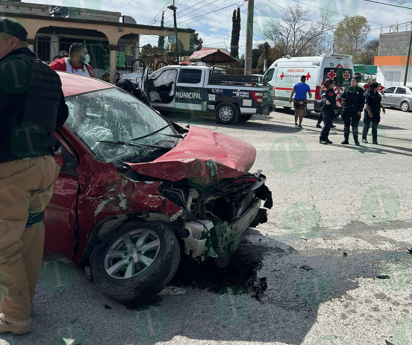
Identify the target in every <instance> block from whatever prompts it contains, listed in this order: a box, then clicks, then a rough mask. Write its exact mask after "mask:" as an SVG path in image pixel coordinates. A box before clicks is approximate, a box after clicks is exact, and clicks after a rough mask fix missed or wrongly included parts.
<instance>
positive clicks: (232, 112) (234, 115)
mask: <svg viewBox="0 0 412 345" xmlns="http://www.w3.org/2000/svg"><path fill="white" fill-rule="evenodd" d="M215 115H216V121H217V123H221V124H224V125H231V124H234V123H236V122H237V121H238V119H239V109H238V107H237V106H236V105H235V104H233V103H228V102H224V103H220V104H219V105H218V106H217V108H216V112H215Z"/></svg>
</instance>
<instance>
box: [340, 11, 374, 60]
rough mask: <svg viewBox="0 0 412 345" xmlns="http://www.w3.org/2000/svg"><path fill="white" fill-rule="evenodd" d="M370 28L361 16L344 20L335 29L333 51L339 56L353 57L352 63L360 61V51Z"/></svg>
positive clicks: (346, 17) (363, 46)
mask: <svg viewBox="0 0 412 345" xmlns="http://www.w3.org/2000/svg"><path fill="white" fill-rule="evenodd" d="M369 32H370V26H369V25H368V20H367V19H366V18H365V17H363V16H353V17H348V16H345V18H344V19H343V20H342V21H341V22H340V23H339V24H338V26H337V27H336V30H335V33H334V37H335V51H336V52H337V53H339V54H348V55H353V62H354V63H358V61H359V60H361V59H362V58H361V55H362V51H363V49H364V48H365V44H366V41H367V39H368V34H369Z"/></svg>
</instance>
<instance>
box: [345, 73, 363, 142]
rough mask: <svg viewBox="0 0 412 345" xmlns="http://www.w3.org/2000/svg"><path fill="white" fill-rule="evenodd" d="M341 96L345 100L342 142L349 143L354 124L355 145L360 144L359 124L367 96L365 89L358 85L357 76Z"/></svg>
mask: <svg viewBox="0 0 412 345" xmlns="http://www.w3.org/2000/svg"><path fill="white" fill-rule="evenodd" d="M341 98H342V99H343V101H344V106H343V112H342V119H343V122H344V127H343V136H344V137H345V140H344V141H342V144H343V145H347V144H349V132H350V127H349V126H350V125H352V132H353V139H354V140H355V145H356V146H359V145H360V144H359V141H358V125H359V121H360V118H361V115H362V110H363V106H364V102H365V96H364V93H363V89H362V88H360V87H359V86H358V81H357V80H356V78H352V80H351V86H349V87H347V88H346V89H345V91H344V92H343V94H342V96H341ZM351 122H352V123H351Z"/></svg>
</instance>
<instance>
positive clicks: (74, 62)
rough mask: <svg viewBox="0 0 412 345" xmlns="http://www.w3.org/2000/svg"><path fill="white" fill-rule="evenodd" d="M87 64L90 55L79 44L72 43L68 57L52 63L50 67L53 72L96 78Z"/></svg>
mask: <svg viewBox="0 0 412 345" xmlns="http://www.w3.org/2000/svg"><path fill="white" fill-rule="evenodd" d="M89 62H90V55H89V54H88V53H87V48H86V47H85V46H84V45H83V44H81V43H73V44H72V45H71V46H70V49H69V57H63V58H61V59H57V60H54V61H52V62H51V63H50V67H51V68H52V69H54V70H55V71H61V72H67V73H74V74H79V75H84V76H86V77H96V76H95V75H94V72H93V68H92V66H90V65H89Z"/></svg>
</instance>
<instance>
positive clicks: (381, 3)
mask: <svg viewBox="0 0 412 345" xmlns="http://www.w3.org/2000/svg"><path fill="white" fill-rule="evenodd" d="M363 1H368V2H374V3H376V4H380V5H386V6H393V7H399V8H406V9H408V10H412V7H406V6H402V5H395V4H387V3H386V2H380V1H374V0H363Z"/></svg>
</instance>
